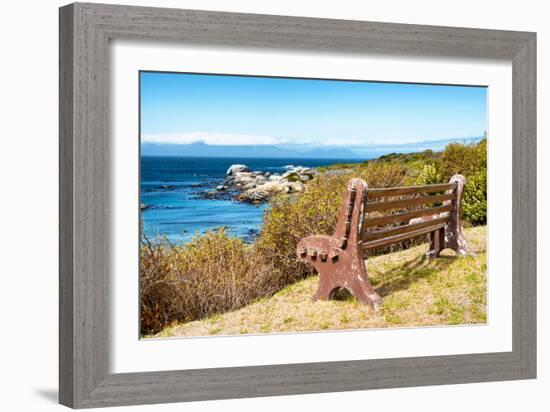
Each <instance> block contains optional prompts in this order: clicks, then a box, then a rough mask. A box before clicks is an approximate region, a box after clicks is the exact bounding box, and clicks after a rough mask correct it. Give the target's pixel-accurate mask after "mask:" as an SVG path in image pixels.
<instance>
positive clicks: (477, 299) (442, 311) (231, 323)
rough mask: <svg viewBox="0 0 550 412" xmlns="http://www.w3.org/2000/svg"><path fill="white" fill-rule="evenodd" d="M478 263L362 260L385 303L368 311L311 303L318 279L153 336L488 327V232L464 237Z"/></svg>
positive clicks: (399, 255)
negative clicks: (479, 324)
mask: <svg viewBox="0 0 550 412" xmlns="http://www.w3.org/2000/svg"><path fill="white" fill-rule="evenodd" d="M465 236H466V238H467V240H468V241H469V244H470V247H471V249H472V250H473V251H474V252H475V253H476V256H475V257H465V258H456V257H455V256H454V252H453V251H449V250H447V251H445V252H443V255H442V257H441V258H439V259H433V260H430V259H426V258H425V257H424V254H425V252H426V250H427V245H421V246H418V247H414V248H411V249H408V250H405V251H401V252H396V253H391V254H388V255H384V256H377V257H374V258H370V259H368V260H367V272H368V274H369V276H370V279H371V282H372V284H373V286H374V287H375V289H376V290H377V292H378V293H379V294H380V296H381V297H382V298H383V300H384V303H383V305H382V307H381V308H380V309H379V310H378V311H377V312H373V311H372V310H371V309H370V308H369V307H368V306H366V305H362V304H360V303H359V302H357V301H356V300H355V299H353V298H352V297H350V296H349V295H346V294H342V296H340V299H339V300H336V301H325V302H323V301H319V302H312V300H311V296H312V295H313V293H314V292H315V290H316V288H317V283H318V278H317V276H313V277H311V278H308V279H305V280H303V281H300V282H298V283H295V284H293V285H290V286H288V287H286V288H285V289H283V290H281V291H280V292H278V293H276V294H275V295H274V296H271V297H269V298H263V299H260V300H258V301H255V302H253V303H251V304H250V305H247V306H246V307H244V308H242V309H239V310H236V311H234V312H229V313H225V314H220V315H214V316H211V317H209V318H207V319H203V320H199V321H194V322H188V323H184V324H175V325H173V326H171V327H168V328H166V329H165V330H164V331H162V332H161V333H159V334H157V335H155V336H154V337H177V336H207V335H234V334H248V333H270V332H299V331H314V330H335V329H362V328H373V327H376V328H382V327H406V326H434V325H457V324H467V323H468V324H472V323H485V322H486V316H487V315H486V304H487V297H486V291H487V277H486V271H487V270H486V269H487V265H486V227H475V228H469V229H466V230H465Z"/></svg>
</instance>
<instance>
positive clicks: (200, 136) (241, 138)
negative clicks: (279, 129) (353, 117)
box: [141, 132, 459, 148]
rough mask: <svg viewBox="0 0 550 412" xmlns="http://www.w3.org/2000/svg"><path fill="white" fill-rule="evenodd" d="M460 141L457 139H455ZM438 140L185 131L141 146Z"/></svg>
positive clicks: (146, 139)
mask: <svg viewBox="0 0 550 412" xmlns="http://www.w3.org/2000/svg"><path fill="white" fill-rule="evenodd" d="M458 139H459V138H457V140H458ZM438 140H442V139H437V138H422V137H411V138H410V139H395V138H392V137H389V136H384V137H379V138H376V139H372V138H371V139H365V138H356V137H345V138H342V137H340V138H328V139H318V138H317V139H316V138H307V137H285V138H282V137H274V136H267V135H253V134H232V133H212V132H187V133H166V134H145V135H142V136H141V142H142V143H157V144H191V143H198V142H202V143H206V144H208V145H212V146H222V145H223V146H227V145H233V146H237V145H239V146H240V145H286V146H293V145H299V146H317V147H319V146H321V147H335V146H336V147H348V148H351V147H363V148H365V147H366V148H368V147H369V146H381V145H382V146H391V145H400V144H406V143H426V142H430V141H438Z"/></svg>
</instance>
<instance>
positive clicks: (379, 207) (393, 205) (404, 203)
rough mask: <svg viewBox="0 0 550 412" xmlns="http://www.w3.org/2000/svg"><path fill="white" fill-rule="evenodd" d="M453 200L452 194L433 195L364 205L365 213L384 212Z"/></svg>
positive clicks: (453, 195)
mask: <svg viewBox="0 0 550 412" xmlns="http://www.w3.org/2000/svg"><path fill="white" fill-rule="evenodd" d="M454 198H455V194H454V193H450V194H444V195H435V196H421V197H415V198H412V199H400V200H393V201H391V202H373V203H367V204H366V205H365V212H374V211H384V210H391V209H400V208H404V207H409V206H420V205H425V204H428V203H435V202H444V201H445V200H452V199H454Z"/></svg>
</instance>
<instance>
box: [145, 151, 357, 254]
mask: <svg viewBox="0 0 550 412" xmlns="http://www.w3.org/2000/svg"><path fill="white" fill-rule="evenodd" d="M357 162H360V161H358V160H357V159H354V160H349V159H296V158H292V159H284V158H276V159H267V158H222V157H153V156H142V158H141V185H140V203H141V205H142V207H143V208H142V210H141V225H142V230H143V231H144V234H145V235H146V236H147V237H148V238H150V239H155V238H157V237H158V236H165V237H166V238H167V239H168V240H169V241H170V242H172V243H173V244H182V243H186V242H189V241H190V240H191V239H192V237H193V236H194V235H196V234H203V233H205V232H206V231H208V230H213V229H216V228H220V227H225V228H226V231H227V232H228V234H230V235H232V236H237V237H240V238H242V239H244V240H245V241H247V242H252V241H253V240H254V237H255V236H256V235H257V233H258V232H259V229H260V227H261V224H262V216H263V213H264V211H265V210H266V209H267V207H268V205H267V204H261V205H252V204H249V203H241V202H236V201H233V200H220V199H203V198H201V197H200V194H201V193H204V192H208V191H211V190H213V189H215V187H216V186H217V185H219V184H220V183H221V182H222V181H223V180H224V178H225V173H226V171H227V169H228V168H229V166H231V165H232V164H245V165H247V166H248V167H249V168H250V169H251V170H253V171H264V172H270V173H272V174H273V173H279V174H282V173H284V172H285V171H286V170H287V168H288V167H289V166H305V167H317V166H326V165H330V164H334V163H357Z"/></svg>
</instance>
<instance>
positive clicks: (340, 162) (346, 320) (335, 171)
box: [138, 71, 488, 338]
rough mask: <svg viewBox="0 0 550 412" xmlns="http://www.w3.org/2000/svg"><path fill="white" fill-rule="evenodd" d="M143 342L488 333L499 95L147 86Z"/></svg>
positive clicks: (314, 85)
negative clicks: (494, 106)
mask: <svg viewBox="0 0 550 412" xmlns="http://www.w3.org/2000/svg"><path fill="white" fill-rule="evenodd" d="M138 87H139V122H140V124H139V130H140V171H139V173H140V201H139V209H140V225H139V227H140V233H139V242H140V262H139V266H140V325H139V328H140V336H141V337H142V338H173V337H196V336H225V335H243V334H269V333H292V332H319V331H334V330H350V329H368V328H396V327H409V328H411V327H413V328H414V327H424V326H449V325H465V324H470V325H471V324H485V323H486V322H487V265H486V245H487V227H486V225H487V140H488V136H487V88H486V87H483V86H475V85H438V84H409V83H392V82H375V81H363V80H342V79H309V78H283V77H263V76H249V75H247V76H243V75H224V74H202V73H178V72H159V71H140V73H139V85H138Z"/></svg>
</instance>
